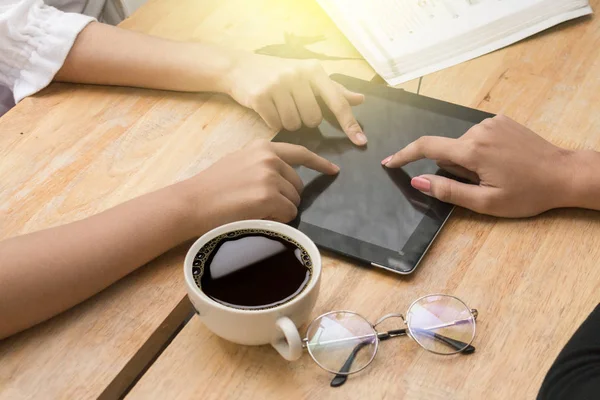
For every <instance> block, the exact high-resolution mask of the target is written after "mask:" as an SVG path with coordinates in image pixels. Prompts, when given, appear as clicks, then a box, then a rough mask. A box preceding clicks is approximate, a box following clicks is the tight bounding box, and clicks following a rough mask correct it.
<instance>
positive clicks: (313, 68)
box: [304, 60, 323, 72]
mask: <svg viewBox="0 0 600 400" xmlns="http://www.w3.org/2000/svg"><path fill="white" fill-rule="evenodd" d="M304 68H305V69H306V70H307V71H309V72H319V71H321V70H322V69H323V67H322V66H321V63H320V62H318V61H317V60H308V61H306V62H305V63H304Z"/></svg>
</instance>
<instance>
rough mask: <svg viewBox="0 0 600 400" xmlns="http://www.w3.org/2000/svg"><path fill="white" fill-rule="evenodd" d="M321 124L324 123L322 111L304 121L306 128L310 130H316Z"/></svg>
mask: <svg viewBox="0 0 600 400" xmlns="http://www.w3.org/2000/svg"><path fill="white" fill-rule="evenodd" d="M321 122H323V114H322V113H321V111H319V112H318V113H316V112H315V114H314V115H311V116H310V117H307V118H306V121H304V123H305V124H306V126H308V127H309V128H316V127H317V126H319V125H321Z"/></svg>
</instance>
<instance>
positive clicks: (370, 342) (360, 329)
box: [306, 311, 378, 374]
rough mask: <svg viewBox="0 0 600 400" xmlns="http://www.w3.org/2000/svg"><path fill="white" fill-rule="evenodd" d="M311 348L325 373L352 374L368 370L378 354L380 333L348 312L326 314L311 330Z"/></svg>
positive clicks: (315, 322)
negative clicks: (378, 335)
mask: <svg viewBox="0 0 600 400" xmlns="http://www.w3.org/2000/svg"><path fill="white" fill-rule="evenodd" d="M306 336H307V339H308V342H307V344H306V345H307V348H308V351H309V353H310V355H311V357H312V358H313V359H314V360H315V362H316V363H317V364H319V365H320V366H321V367H322V368H323V369H325V370H327V371H329V372H332V373H335V374H339V373H340V372H341V373H342V374H351V373H354V372H358V371H360V370H361V369H363V368H365V367H366V366H367V365H369V363H370V362H371V361H372V360H373V358H374V357H375V353H376V352H377V344H378V343H377V333H376V332H375V330H374V329H373V327H372V326H371V324H370V323H369V322H368V321H367V320H366V319H364V318H363V317H361V316H360V315H358V314H354V313H351V312H346V311H339V312H333V313H329V314H325V315H323V316H321V317H319V318H318V319H316V320H315V321H314V322H313V323H311V324H310V326H309V327H308V332H307V335H306Z"/></svg>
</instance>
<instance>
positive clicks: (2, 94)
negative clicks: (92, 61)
mask: <svg viewBox="0 0 600 400" xmlns="http://www.w3.org/2000/svg"><path fill="white" fill-rule="evenodd" d="M46 3H47V4H44V1H43V0H0V115H2V114H3V113H4V112H6V110H8V109H10V108H11V107H12V105H14V103H18V102H19V101H21V100H22V99H23V98H25V97H27V96H30V95H32V94H34V93H36V92H38V91H40V90H41V89H43V88H45V87H46V86H48V84H49V83H50V82H51V81H52V79H53V78H54V75H56V73H57V72H58V70H59V69H60V68H61V67H62V65H63V63H64V61H65V59H66V57H67V55H68V53H69V51H70V50H71V47H72V46H73V43H74V42H75V39H76V38H77V35H78V34H79V32H81V31H82V30H83V28H85V27H86V26H87V24H89V23H90V22H92V21H95V20H96V19H97V18H101V19H105V17H106V15H105V14H106V10H105V6H106V0H47V1H46ZM109 3H110V2H109ZM51 5H52V6H56V7H59V8H60V10H59V9H58V8H55V7H52V6H51ZM111 5H113V6H114V3H111ZM113 9H114V7H113ZM61 10H63V11H61ZM64 11H67V12H64ZM81 13H83V14H86V15H83V14H81ZM112 19H113V21H107V22H113V23H114V22H118V21H115V20H114V19H115V18H114V13H113V14H112ZM13 100H14V102H13Z"/></svg>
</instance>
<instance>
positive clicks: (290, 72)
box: [277, 68, 299, 85]
mask: <svg viewBox="0 0 600 400" xmlns="http://www.w3.org/2000/svg"><path fill="white" fill-rule="evenodd" d="M298 75H299V73H298V70H297V69H295V68H289V69H286V70H283V71H282V72H281V73H280V74H279V77H278V79H277V81H278V83H279V84H286V85H287V84H290V83H293V82H294V80H295V79H296V78H297V77H298Z"/></svg>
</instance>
